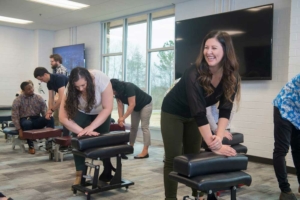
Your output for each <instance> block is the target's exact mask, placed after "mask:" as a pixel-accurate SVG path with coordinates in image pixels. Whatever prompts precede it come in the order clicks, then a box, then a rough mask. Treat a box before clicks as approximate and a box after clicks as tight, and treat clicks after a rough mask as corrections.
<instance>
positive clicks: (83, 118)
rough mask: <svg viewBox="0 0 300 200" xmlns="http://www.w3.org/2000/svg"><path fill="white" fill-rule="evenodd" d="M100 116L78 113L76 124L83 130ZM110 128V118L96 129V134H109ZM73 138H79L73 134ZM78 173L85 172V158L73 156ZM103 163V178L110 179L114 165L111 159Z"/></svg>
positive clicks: (104, 160)
mask: <svg viewBox="0 0 300 200" xmlns="http://www.w3.org/2000/svg"><path fill="white" fill-rule="evenodd" d="M97 116H98V115H87V114H85V113H82V112H79V111H77V114H76V116H75V118H74V122H75V123H76V124H78V126H80V127H81V128H85V127H87V126H89V125H90V124H91V123H92V122H93V121H94V120H95V119H96V117H97ZM109 128H110V116H108V118H107V119H106V121H105V122H104V123H103V124H102V125H101V126H99V127H98V128H96V129H95V131H96V132H98V133H100V134H107V133H109ZM73 137H77V134H74V133H73ZM73 156H74V162H75V167H76V171H83V169H84V168H85V158H84V157H82V156H78V155H75V154H73ZM101 160H102V161H103V166H104V171H103V172H102V176H104V177H106V178H109V177H110V176H111V170H112V164H111V161H110V158H105V159H101Z"/></svg>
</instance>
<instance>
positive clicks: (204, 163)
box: [173, 152, 248, 177]
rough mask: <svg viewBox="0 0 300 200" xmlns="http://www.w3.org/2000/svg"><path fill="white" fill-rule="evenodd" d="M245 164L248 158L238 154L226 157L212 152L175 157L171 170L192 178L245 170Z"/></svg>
mask: <svg viewBox="0 0 300 200" xmlns="http://www.w3.org/2000/svg"><path fill="white" fill-rule="evenodd" d="M247 164H248V157H246V156H244V155H240V154H238V155H237V156H234V157H226V156H221V155H217V154H215V153H213V152H201V153H199V154H187V155H182V156H177V157H175V158H174V163H173V169H174V171H175V172H178V173H180V174H182V175H184V176H187V177H194V176H200V175H206V174H216V173H223V172H233V171H239V170H245V169H247Z"/></svg>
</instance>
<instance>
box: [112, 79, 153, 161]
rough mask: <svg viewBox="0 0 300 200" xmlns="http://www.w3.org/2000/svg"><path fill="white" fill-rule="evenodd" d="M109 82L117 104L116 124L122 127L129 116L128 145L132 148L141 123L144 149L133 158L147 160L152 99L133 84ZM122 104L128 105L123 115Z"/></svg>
mask: <svg viewBox="0 0 300 200" xmlns="http://www.w3.org/2000/svg"><path fill="white" fill-rule="evenodd" d="M110 82H111V84H112V87H113V91H114V95H115V97H116V100H117V103H118V113H119V119H118V124H119V125H120V126H121V127H123V126H124V123H125V119H126V118H127V117H128V116H129V115H131V129H130V145H132V146H133V145H134V142H135V139H136V136H137V131H138V126H139V123H140V121H141V127H142V131H143V138H144V148H143V151H142V152H141V153H140V154H139V155H137V156H135V157H134V158H135V159H142V158H148V157H149V154H148V148H149V146H150V144H151V139H150V131H149V123H150V117H151V114H152V97H151V96H150V95H148V94H147V93H145V92H144V91H143V90H141V89H140V88H139V87H138V86H136V85H134V84H133V83H129V82H123V81H119V80H118V79H111V80H110ZM124 104H127V105H128V108H127V111H126V112H125V114H124V113H123V111H124Z"/></svg>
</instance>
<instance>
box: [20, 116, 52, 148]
mask: <svg viewBox="0 0 300 200" xmlns="http://www.w3.org/2000/svg"><path fill="white" fill-rule="evenodd" d="M20 125H21V128H22V130H23V131H27V130H32V129H41V128H44V127H45V126H46V127H48V128H54V120H53V117H51V118H50V120H47V119H46V118H45V117H41V116H32V117H23V118H21V119H20ZM27 143H28V146H29V148H33V141H32V140H27Z"/></svg>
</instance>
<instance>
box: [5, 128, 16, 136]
mask: <svg viewBox="0 0 300 200" xmlns="http://www.w3.org/2000/svg"><path fill="white" fill-rule="evenodd" d="M3 133H5V134H8V135H19V131H18V130H17V129H16V128H15V127H6V128H4V129H3Z"/></svg>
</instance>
